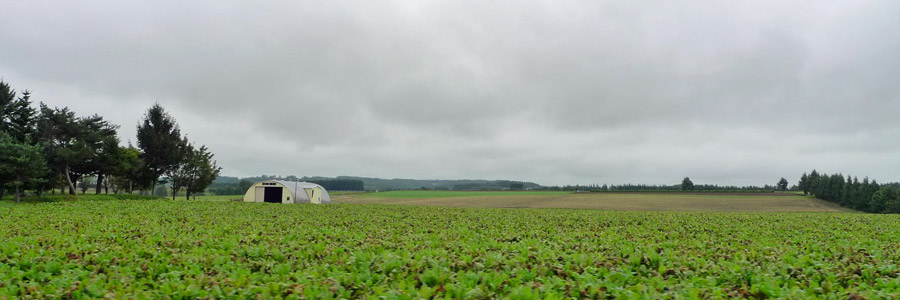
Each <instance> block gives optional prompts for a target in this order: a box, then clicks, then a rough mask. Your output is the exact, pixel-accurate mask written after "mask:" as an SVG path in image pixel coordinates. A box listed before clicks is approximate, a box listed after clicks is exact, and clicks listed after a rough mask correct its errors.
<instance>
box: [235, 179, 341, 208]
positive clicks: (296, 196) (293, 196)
mask: <svg viewBox="0 0 900 300" xmlns="http://www.w3.org/2000/svg"><path fill="white" fill-rule="evenodd" d="M244 202H269V203H316V204H322V203H331V196H328V191H326V190H325V188H323V187H322V186H321V185H318V184H315V183H311V182H303V181H284V180H266V181H262V182H257V183H256V184H254V185H252V186H250V189H248V190H247V193H246V194H244Z"/></svg>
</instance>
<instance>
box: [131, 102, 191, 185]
mask: <svg viewBox="0 0 900 300" xmlns="http://www.w3.org/2000/svg"><path fill="white" fill-rule="evenodd" d="M137 144H138V148H140V149H141V151H142V156H141V159H142V160H143V161H144V163H145V168H147V170H148V172H151V173H152V174H154V176H155V177H154V178H153V185H154V187H151V189H155V184H156V182H157V181H158V179H159V177H160V176H161V175H163V174H166V173H169V172H170V171H172V169H173V168H175V167H177V166H178V165H179V164H181V162H182V160H183V159H184V153H185V151H184V148H185V145H184V142H183V140H182V139H181V131H180V130H179V129H178V124H177V123H176V122H175V119H174V118H172V116H170V115H169V114H168V113H167V112H166V111H165V110H164V109H163V107H162V106H160V105H159V103H157V104H154V105H153V106H152V107H150V109H148V110H147V113H146V114H145V115H144V119H143V120H142V122H141V124H140V125H138V127H137ZM169 175H171V174H169Z"/></svg>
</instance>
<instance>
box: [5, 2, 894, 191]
mask: <svg viewBox="0 0 900 300" xmlns="http://www.w3.org/2000/svg"><path fill="white" fill-rule="evenodd" d="M4 6H5V7H7V8H8V10H9V11H31V12H36V13H33V14H10V15H7V16H6V17H4V18H0V40H2V43H3V44H2V46H0V76H4V78H5V80H7V81H9V82H10V83H12V84H13V85H14V86H16V87H17V88H20V89H21V88H29V89H32V90H34V91H35V97H36V99H38V100H42V101H46V102H48V103H50V104H53V105H60V106H63V105H68V106H72V107H73V108H75V109H76V110H77V111H78V112H79V113H83V114H90V113H100V114H102V115H104V116H107V118H110V119H112V120H116V121H117V122H119V123H121V125H122V126H123V129H122V132H121V133H122V135H123V137H122V138H123V140H128V139H133V137H132V136H133V129H132V128H131V127H133V124H136V122H137V118H139V116H140V114H141V113H142V111H141V110H142V109H144V108H146V107H147V106H149V105H150V104H151V103H153V102H154V101H159V102H161V103H162V104H163V105H164V106H166V107H167V108H169V109H170V110H171V111H172V113H173V115H175V116H176V117H177V118H178V120H179V122H180V123H181V124H182V127H183V130H184V131H185V132H187V133H188V134H189V135H190V137H191V138H192V139H194V140H197V141H198V142H201V143H204V144H207V145H209V146H210V147H211V148H212V149H213V150H214V152H215V153H216V155H217V158H218V159H219V161H220V163H221V164H222V165H223V166H225V168H226V169H225V173H226V174H231V175H255V174H262V173H266V174H273V173H280V174H297V175H332V176H333V175H363V176H379V177H414V178H509V179H525V180H534V181H538V182H542V183H546V184H566V183H622V182H632V183H671V182H676V181H678V180H680V178H681V177H682V176H692V178H694V177H696V179H697V180H695V181H696V182H709V183H720V184H765V183H773V182H774V180H776V179H777V178H778V177H781V176H785V177H788V178H793V177H796V176H797V175H798V174H799V173H801V172H803V171H807V170H808V169H811V168H825V169H827V170H828V171H830V172H844V173H851V172H852V173H854V174H860V175H870V176H872V177H874V178H878V179H880V180H882V181H886V180H887V181H898V180H900V177H897V175H896V174H894V173H893V172H891V171H890V170H896V169H897V167H898V166H900V159H898V158H896V157H895V156H896V155H891V154H893V153H892V152H893V149H896V147H897V146H900V145H898V144H897V142H896V141H897V140H898V139H897V138H898V137H900V132H898V130H897V128H898V125H900V121H897V120H898V118H897V117H896V115H897V111H900V101H898V97H900V86H898V85H897V84H896V82H898V81H900V71H898V70H900V56H897V55H896V53H900V38H898V37H897V35H896V34H895V33H896V32H897V31H898V29H900V21H898V19H897V18H896V17H895V16H896V15H898V13H900V6H898V4H896V3H894V2H890V1H874V2H866V3H862V2H844V1H824V2H822V1H816V2H784V1H761V2H760V1H757V2H752V3H742V2H707V1H687V2H667V1H659V2H656V3H648V2H620V1H509V2H504V1H492V2H484V1H456V2H421V1H396V2H378V3H375V2H371V3H370V2H362V3H360V2H351V1H329V2H325V3H314V2H289V1H284V2H280V1H273V2H265V3H252V2H250V3H244V2H219V1H209V2H204V1H197V2H190V3H182V2H174V1H172V2H167V1H159V2H138V1H116V2H112V3H109V2H103V1H95V2H79V3H73V2H62V1H60V2H50V3H38V2H26V1H20V2H10V3H5V4H4ZM38 12H39V13H38ZM20 83H21V84H20ZM23 85H25V86H23ZM301 160H303V161H304V162H303V163H299V161H301ZM791 176H793V177H791Z"/></svg>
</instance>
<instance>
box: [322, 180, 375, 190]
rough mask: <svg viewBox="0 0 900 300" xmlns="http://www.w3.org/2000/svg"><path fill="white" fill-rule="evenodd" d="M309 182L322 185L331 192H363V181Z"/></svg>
mask: <svg viewBox="0 0 900 300" xmlns="http://www.w3.org/2000/svg"><path fill="white" fill-rule="evenodd" d="M309 182H312V183H315V184H318V185H321V186H322V187H324V188H325V189H326V190H329V191H362V190H363V188H364V186H363V182H362V180H353V179H313V180H309Z"/></svg>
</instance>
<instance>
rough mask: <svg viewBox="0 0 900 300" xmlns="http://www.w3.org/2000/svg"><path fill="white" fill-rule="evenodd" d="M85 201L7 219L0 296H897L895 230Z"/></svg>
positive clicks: (871, 221) (12, 213) (802, 221)
mask: <svg viewBox="0 0 900 300" xmlns="http://www.w3.org/2000/svg"><path fill="white" fill-rule="evenodd" d="M83 199H84V197H83V198H80V200H78V201H59V202H53V203H33V204H30V205H24V206H19V207H16V209H13V210H9V211H8V212H7V211H5V212H4V214H3V217H2V218H0V228H3V230H0V298H3V297H4V296H8V297H9V298H101V297H107V298H125V299H161V298H164V299H170V298H180V299H184V298H263V299H269V298H287V299H301V298H305V299H339V298H344V299H359V298H368V299H380V298H383V299H413V298H428V299H431V298H440V299H451V298H452V299H492V298H508V299H571V298H577V299H584V298H587V299H605V298H609V299H722V298H787V299H861V298H865V299H890V298H896V297H897V295H898V293H900V276H898V274H900V265H898V263H897V262H898V261H900V253H898V252H897V251H896V237H897V236H900V225H898V223H897V222H896V217H893V216H886V215H866V214H822V213H788V214H772V213H765V214H760V213H666V212H608V211H597V210H560V209H554V210H538V209H473V208H440V207H408V206H376V205H280V204H279V205H271V204H263V203H241V202H191V201H170V200H157V201H133V200H129V201H116V200H111V201H85V200H83ZM223 216H227V217H223Z"/></svg>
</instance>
